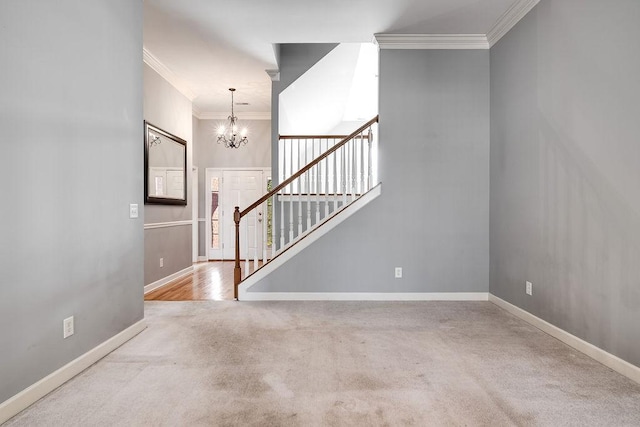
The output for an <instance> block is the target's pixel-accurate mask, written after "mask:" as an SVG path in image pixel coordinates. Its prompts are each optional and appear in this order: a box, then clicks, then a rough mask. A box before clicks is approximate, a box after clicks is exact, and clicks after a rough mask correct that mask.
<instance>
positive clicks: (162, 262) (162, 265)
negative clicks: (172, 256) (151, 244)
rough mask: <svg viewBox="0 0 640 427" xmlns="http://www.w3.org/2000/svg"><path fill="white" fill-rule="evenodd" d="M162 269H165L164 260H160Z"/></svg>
mask: <svg viewBox="0 0 640 427" xmlns="http://www.w3.org/2000/svg"><path fill="white" fill-rule="evenodd" d="M160 267H164V258H160Z"/></svg>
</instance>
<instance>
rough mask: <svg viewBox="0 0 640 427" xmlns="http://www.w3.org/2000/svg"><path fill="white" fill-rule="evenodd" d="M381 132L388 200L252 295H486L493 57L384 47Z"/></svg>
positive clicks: (365, 210) (316, 245) (287, 266)
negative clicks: (397, 274)
mask: <svg viewBox="0 0 640 427" xmlns="http://www.w3.org/2000/svg"><path fill="white" fill-rule="evenodd" d="M284 61H285V59H284V58H283V57H281V65H282V66H284ZM379 134H380V136H379V150H380V159H381V163H380V180H381V182H382V183H383V184H382V195H381V196H380V197H379V198H377V199H376V200H374V201H373V202H372V203H370V204H368V205H367V206H366V207H364V208H363V209H362V210H361V211H359V212H358V213H357V214H356V215H354V216H353V217H351V218H349V219H347V220H346V221H345V222H343V223H341V224H340V225H339V226H338V227H336V228H335V229H334V230H332V231H331V232H329V233H328V234H327V235H325V236H324V237H322V238H321V239H320V240H319V241H317V242H316V243H314V245H312V246H310V247H309V248H307V249H305V250H304V251H303V252H301V253H300V254H298V255H297V256H296V258H295V260H294V261H293V262H289V263H287V264H285V265H284V266H283V267H281V268H279V269H278V270H277V271H276V272H274V273H273V274H271V275H270V276H269V277H267V278H265V279H264V280H263V281H261V282H260V283H258V284H257V285H256V286H254V287H253V288H252V289H251V290H252V291H291V292H296V291H314V292H323V291H327V292H488V290H489V227H488V225H489V52H487V51H417V50H382V51H381V52H380V126H379ZM396 266H400V267H403V269H404V277H403V278H402V279H394V275H393V273H394V267H396Z"/></svg>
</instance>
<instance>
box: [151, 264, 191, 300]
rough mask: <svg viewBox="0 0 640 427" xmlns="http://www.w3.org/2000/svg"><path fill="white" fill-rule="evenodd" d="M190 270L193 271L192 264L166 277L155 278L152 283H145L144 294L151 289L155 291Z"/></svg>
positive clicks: (188, 272)
mask: <svg viewBox="0 0 640 427" xmlns="http://www.w3.org/2000/svg"><path fill="white" fill-rule="evenodd" d="M191 272H193V265H190V266H189V267H187V268H183V269H182V270H180V271H176V272H175V273H173V274H170V275H168V276H166V277H163V278H162V279H160V280H156V281H155V282H153V283H149V284H148V285H146V286H145V287H144V294H145V295H146V294H148V293H149V292H151V291H155V290H156V289H158V288H161V287H163V286H164V285H166V284H167V283H169V282H172V281H174V280H176V279H179V278H180V277H182V276H186V275H187V274H190V273H191Z"/></svg>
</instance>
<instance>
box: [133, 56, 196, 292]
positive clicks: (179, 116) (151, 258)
mask: <svg viewBox="0 0 640 427" xmlns="http://www.w3.org/2000/svg"><path fill="white" fill-rule="evenodd" d="M191 110H192V106H191V101H189V99H188V98H186V97H185V96H184V95H182V94H181V93H180V92H179V91H178V90H177V89H175V88H174V87H173V86H172V85H171V84H170V83H169V82H167V81H166V80H165V79H163V78H162V77H161V76H160V75H159V74H158V73H156V72H155V71H154V70H153V69H151V67H149V66H148V65H146V64H145V65H144V119H145V120H147V121H149V122H150V123H152V124H154V125H155V126H157V127H159V128H161V129H163V130H165V131H167V132H169V133H171V134H173V135H175V136H177V137H179V138H182V139H184V140H185V141H187V206H170V205H146V206H145V209H144V221H145V224H152V223H160V222H173V221H184V220H190V219H191V203H192V202H193V201H192V200H191V198H192V197H191V179H192V174H191V167H192V157H193V138H192V111H191ZM140 145H141V149H142V142H141V143H140ZM141 165H142V164H141ZM142 189H143V190H144V187H142ZM144 236H145V238H144V242H145V243H144V266H145V268H144V284H145V285H147V284H149V283H153V282H155V281H156V280H159V279H162V278H164V277H167V276H169V275H170V274H173V273H175V272H177V271H180V270H182V269H184V268H187V267H189V266H190V265H191V264H192V255H193V253H192V248H191V241H192V229H191V226H190V225H181V226H174V227H166V228H157V229H147V230H145V232H144ZM185 248H186V250H185ZM160 258H163V260H164V266H163V267H160Z"/></svg>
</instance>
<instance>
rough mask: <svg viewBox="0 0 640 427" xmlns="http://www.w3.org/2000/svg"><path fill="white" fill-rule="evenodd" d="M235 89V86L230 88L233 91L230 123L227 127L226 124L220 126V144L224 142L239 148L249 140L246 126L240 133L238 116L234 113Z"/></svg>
mask: <svg viewBox="0 0 640 427" xmlns="http://www.w3.org/2000/svg"><path fill="white" fill-rule="evenodd" d="M235 91H236V90H235V89H234V88H232V87H231V88H229V92H231V115H230V116H229V117H228V119H229V125H228V127H226V128H225V126H224V125H221V126H220V127H219V128H218V144H221V143H224V146H225V147H227V148H238V147H240V144H246V143H247V142H249V140H248V139H247V129H246V128H244V129H242V130H241V131H240V133H239V134H238V123H237V122H238V118H237V117H236V116H235V115H234V114H233V92H235Z"/></svg>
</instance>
